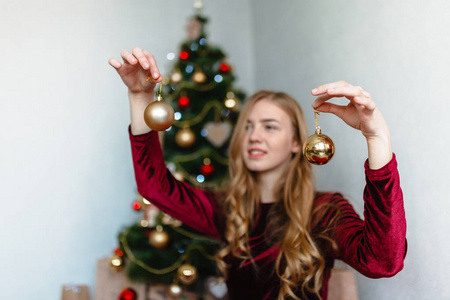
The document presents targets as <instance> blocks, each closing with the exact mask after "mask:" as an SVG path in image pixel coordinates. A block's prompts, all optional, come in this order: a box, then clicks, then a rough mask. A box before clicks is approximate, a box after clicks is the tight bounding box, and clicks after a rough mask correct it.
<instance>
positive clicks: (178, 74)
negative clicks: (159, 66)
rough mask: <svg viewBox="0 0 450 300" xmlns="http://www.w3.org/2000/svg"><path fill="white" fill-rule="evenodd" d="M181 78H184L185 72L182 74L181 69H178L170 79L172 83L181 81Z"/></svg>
mask: <svg viewBox="0 0 450 300" xmlns="http://www.w3.org/2000/svg"><path fill="white" fill-rule="evenodd" d="M181 80H183V74H181V72H180V70H176V71H175V72H173V73H172V75H171V76H170V81H171V82H172V83H179V82H180V81H181Z"/></svg>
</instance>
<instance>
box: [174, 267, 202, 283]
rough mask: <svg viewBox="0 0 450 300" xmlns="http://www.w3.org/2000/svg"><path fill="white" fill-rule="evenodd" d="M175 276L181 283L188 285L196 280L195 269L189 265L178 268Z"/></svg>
mask: <svg viewBox="0 0 450 300" xmlns="http://www.w3.org/2000/svg"><path fill="white" fill-rule="evenodd" d="M177 275H178V280H179V281H180V282H181V283H183V284H186V285H189V284H192V283H194V282H195V281H196V280H197V269H196V268H195V267H194V266H192V265H190V264H184V265H181V266H180V267H179V268H178V272H177Z"/></svg>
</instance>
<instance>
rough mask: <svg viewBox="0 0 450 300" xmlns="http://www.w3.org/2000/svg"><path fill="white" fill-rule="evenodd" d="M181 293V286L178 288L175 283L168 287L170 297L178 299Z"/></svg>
mask: <svg viewBox="0 0 450 300" xmlns="http://www.w3.org/2000/svg"><path fill="white" fill-rule="evenodd" d="M182 293H183V290H182V289H181V286H179V285H178V284H177V283H172V284H171V285H170V286H169V295H170V296H172V297H179V296H181V294H182Z"/></svg>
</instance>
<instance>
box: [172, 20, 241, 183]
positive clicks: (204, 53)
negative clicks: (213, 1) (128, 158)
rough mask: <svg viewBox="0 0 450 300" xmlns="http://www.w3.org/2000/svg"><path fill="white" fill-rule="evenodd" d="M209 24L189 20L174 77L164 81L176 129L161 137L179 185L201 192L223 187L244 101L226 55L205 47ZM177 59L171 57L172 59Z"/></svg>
mask: <svg viewBox="0 0 450 300" xmlns="http://www.w3.org/2000/svg"><path fill="white" fill-rule="evenodd" d="M206 23H207V19H206V18H205V17H202V16H200V15H196V16H194V17H193V18H191V19H190V20H189V22H188V24H187V26H186V29H187V34H188V40H187V41H185V42H184V43H182V44H181V47H180V51H179V55H178V60H176V61H175V62H174V63H173V67H172V74H171V75H170V76H168V77H164V79H163V84H164V97H165V99H167V100H169V101H170V103H171V105H172V107H173V108H174V109H175V112H176V113H175V120H176V121H175V123H174V125H173V126H172V127H171V128H169V129H168V130H166V132H165V133H164V159H165V160H166V162H167V166H168V168H169V169H170V170H171V171H172V172H173V173H174V175H175V177H176V178H177V179H179V180H186V181H188V182H189V183H190V184H192V185H194V186H197V187H200V188H203V189H217V188H221V187H224V185H225V184H226V182H227V175H228V160H227V156H228V155H227V151H228V145H229V141H230V137H231V133H232V130H233V124H235V122H236V120H237V116H238V112H239V109H240V103H241V99H244V97H245V95H244V94H243V93H242V92H241V91H239V90H236V89H234V87H233V82H234V80H235V77H234V75H233V73H232V68H231V65H230V64H229V63H228V62H227V60H226V56H225V54H224V53H223V52H222V50H220V49H219V48H217V47H213V46H211V45H210V44H209V43H208V40H207V37H206V34H205V31H204V27H205V24H206ZM174 57H175V54H169V57H168V58H169V59H174Z"/></svg>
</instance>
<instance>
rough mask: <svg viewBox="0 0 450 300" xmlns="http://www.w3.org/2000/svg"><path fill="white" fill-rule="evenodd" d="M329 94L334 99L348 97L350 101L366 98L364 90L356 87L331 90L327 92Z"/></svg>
mask: <svg viewBox="0 0 450 300" xmlns="http://www.w3.org/2000/svg"><path fill="white" fill-rule="evenodd" d="M327 94H328V95H330V96H333V97H346V98H347V99H349V100H352V98H354V97H358V96H364V94H363V92H362V89H360V88H358V87H356V86H341V87H335V88H330V89H328V90H327Z"/></svg>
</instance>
